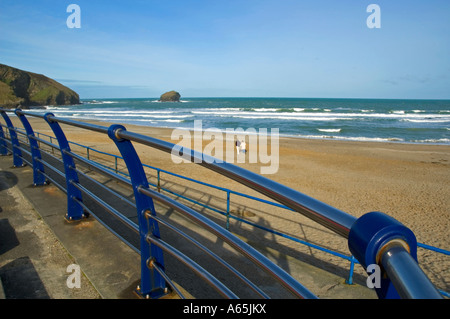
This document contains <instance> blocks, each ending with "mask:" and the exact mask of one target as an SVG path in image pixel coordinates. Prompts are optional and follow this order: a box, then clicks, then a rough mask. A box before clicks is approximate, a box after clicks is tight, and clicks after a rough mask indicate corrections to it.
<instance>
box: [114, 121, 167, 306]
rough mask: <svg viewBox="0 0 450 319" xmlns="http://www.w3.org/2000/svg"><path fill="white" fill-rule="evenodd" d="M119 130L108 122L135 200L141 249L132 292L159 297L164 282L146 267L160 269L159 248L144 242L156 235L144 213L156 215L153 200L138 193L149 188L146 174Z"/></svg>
mask: <svg viewBox="0 0 450 319" xmlns="http://www.w3.org/2000/svg"><path fill="white" fill-rule="evenodd" d="M121 130H123V131H125V130H126V129H125V127H124V126H122V125H118V124H115V125H112V126H110V127H109V129H108V136H109V137H110V138H111V139H112V140H113V141H114V143H115V144H116V146H117V148H118V149H119V151H120V153H121V155H122V158H123V160H124V161H125V164H126V166H127V169H128V172H129V174H130V179H131V183H132V185H133V191H134V196H135V199H136V209H137V215H138V219H139V236H140V250H141V285H140V287H139V288H138V290H137V291H136V292H137V293H138V294H139V295H140V296H142V297H145V298H147V297H148V298H159V297H161V296H163V295H165V294H166V293H167V289H166V282H165V280H164V278H163V277H162V276H161V275H160V274H159V273H158V272H157V271H153V270H152V269H150V265H151V264H152V263H153V262H156V263H157V264H158V267H159V268H160V269H162V270H164V258H163V252H162V249H161V248H159V247H157V246H156V245H154V244H149V243H148V242H147V236H148V235H149V234H151V235H153V236H154V237H157V238H160V233H159V226H158V223H157V222H156V221H155V220H154V219H153V218H148V217H147V216H146V215H147V214H151V215H153V216H156V211H155V207H154V204H153V199H152V198H150V197H148V196H146V195H144V194H141V193H140V192H139V189H141V188H145V189H147V188H149V184H148V180H147V176H146V175H145V172H144V168H143V166H142V162H141V160H140V159H139V156H138V154H137V153H136V150H135V148H134V146H133V144H132V143H131V142H130V141H129V140H126V139H122V138H120V137H118V136H117V132H118V131H121Z"/></svg>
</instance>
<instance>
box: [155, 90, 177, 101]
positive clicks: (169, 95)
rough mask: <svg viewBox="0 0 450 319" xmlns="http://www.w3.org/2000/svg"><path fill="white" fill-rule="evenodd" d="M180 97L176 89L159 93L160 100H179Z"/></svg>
mask: <svg viewBox="0 0 450 319" xmlns="http://www.w3.org/2000/svg"><path fill="white" fill-rule="evenodd" d="M180 98H181V95H180V93H178V92H176V91H170V92H166V93H164V94H163V95H161V97H160V98H159V100H160V101H161V102H180Z"/></svg>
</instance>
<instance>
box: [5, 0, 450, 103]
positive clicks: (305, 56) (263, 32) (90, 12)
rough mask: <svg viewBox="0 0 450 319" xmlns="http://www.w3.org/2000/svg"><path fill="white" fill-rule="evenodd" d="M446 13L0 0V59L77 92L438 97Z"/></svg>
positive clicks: (348, 2)
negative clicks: (76, 19) (73, 8)
mask: <svg viewBox="0 0 450 319" xmlns="http://www.w3.org/2000/svg"><path fill="white" fill-rule="evenodd" d="M72 3H73V4H77V5H79V6H80V8H81V16H80V17H81V28H78V29H77V28H73V29H70V28H68V27H67V24H66V20H67V18H68V17H69V15H70V14H71V13H68V12H66V9H67V7H68V6H69V5H70V4H72ZM371 3H375V4H378V5H379V7H380V10H381V28H379V29H376V28H373V29H370V28H368V27H367V24H366V19H367V17H368V16H369V15H370V14H371V13H368V12H366V8H367V6H368V5H369V4H371ZM449 16H450V1H448V0H442V1H440V0H431V1H423V0H420V1H416V0H409V1H406V0H402V1H400V0H389V1H387V0H386V1H384V0H383V1H381V0H369V1H360V0H339V1H337V0H307V1H301V0H277V1H275V0H239V1H235V0H226V1H225V0H184V1H182V0H177V1H175V0H164V1H163V0H140V1H138V0H134V1H133V0H130V1H124V0H123V1H118V0H109V1H106V0H105V1H100V0H97V1H94V0H91V1H87V0H69V1H63V0H53V1H51V0H39V1H36V0H2V1H1V2H0V63H3V64H7V65H10V66H13V67H16V68H19V69H24V70H27V71H31V72H35V73H41V74H45V75H47V76H49V77H51V78H53V79H56V80H58V81H59V82H61V83H63V84H65V85H67V86H69V87H70V88H72V89H74V90H75V91H77V92H78V93H79V94H80V97H81V98H82V99H89V98H109V97H111V98H125V97H158V96H159V95H161V94H162V93H164V92H166V91H168V90H177V91H179V92H180V93H181V95H182V97H231V96H233V97H323V98H411V99H415V98H419V99H449V98H450V36H449V34H450V18H449Z"/></svg>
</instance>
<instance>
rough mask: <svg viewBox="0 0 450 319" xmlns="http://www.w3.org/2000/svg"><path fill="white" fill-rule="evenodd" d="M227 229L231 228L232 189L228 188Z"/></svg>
mask: <svg viewBox="0 0 450 319" xmlns="http://www.w3.org/2000/svg"><path fill="white" fill-rule="evenodd" d="M226 229H227V230H230V191H228V190H227V223H226Z"/></svg>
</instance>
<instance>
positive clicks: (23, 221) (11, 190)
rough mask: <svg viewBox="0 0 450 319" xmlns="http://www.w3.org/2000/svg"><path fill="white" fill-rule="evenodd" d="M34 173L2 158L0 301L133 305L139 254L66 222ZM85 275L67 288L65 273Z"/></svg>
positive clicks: (51, 190) (313, 285) (325, 280)
mask: <svg viewBox="0 0 450 319" xmlns="http://www.w3.org/2000/svg"><path fill="white" fill-rule="evenodd" d="M32 180H33V179H32V169H31V168H30V167H27V166H25V167H19V168H12V157H11V156H0V279H1V280H0V282H1V284H2V287H0V298H5V299H22V298H28V299H135V298H137V296H136V295H135V294H134V293H133V290H134V289H135V288H136V286H137V284H138V283H139V279H140V258H139V255H138V254H137V253H136V252H135V251H134V250H132V249H131V248H130V247H128V246H127V245H126V244H124V243H123V242H122V241H120V240H119V239H118V238H117V237H115V236H114V235H113V234H112V233H110V232H109V231H108V230H107V229H106V228H105V227H103V226H102V225H101V224H100V223H99V222H98V221H96V220H95V218H93V217H90V218H87V219H85V220H83V221H80V222H75V223H68V222H66V221H65V219H64V214H65V213H66V206H67V200H66V195H65V193H64V192H62V191H60V190H59V189H58V188H56V187H55V186H53V185H47V186H40V187H34V186H33V185H32ZM289 262H290V263H291V265H290V269H292V272H295V273H293V275H294V277H296V278H300V279H299V280H300V282H302V283H303V284H304V285H305V286H306V287H307V288H308V289H310V290H311V291H312V292H313V293H315V294H316V295H317V296H319V297H320V298H338V299H341V298H342V299H361V298H363V299H372V298H376V295H375V293H374V291H372V290H370V289H368V288H366V287H364V286H360V285H347V284H345V283H344V279H343V278H341V277H338V276H335V275H333V274H331V273H329V272H326V271H323V270H321V269H318V268H316V267H313V266H311V265H308V264H305V263H302V262H300V261H297V260H290V261H289ZM72 264H75V265H78V266H80V268H81V271H82V276H81V279H82V281H81V288H69V287H68V285H67V279H68V278H69V276H70V275H71V272H68V271H67V267H68V266H70V265H72Z"/></svg>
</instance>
